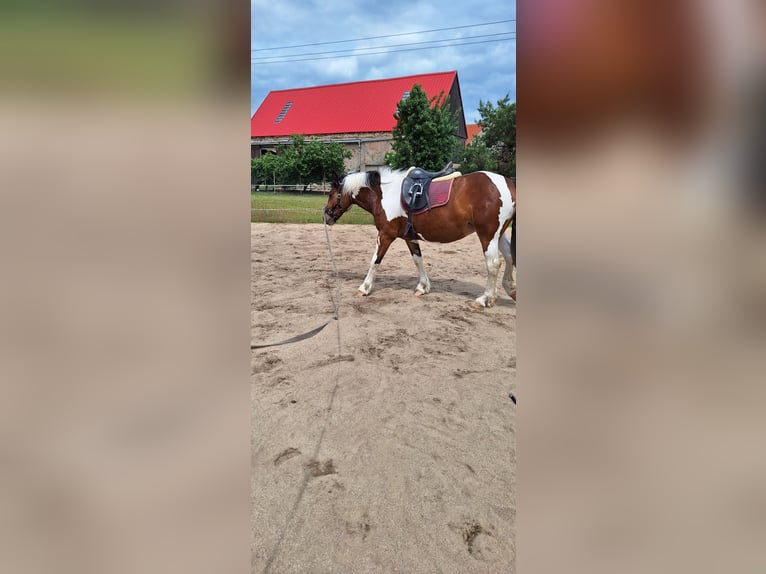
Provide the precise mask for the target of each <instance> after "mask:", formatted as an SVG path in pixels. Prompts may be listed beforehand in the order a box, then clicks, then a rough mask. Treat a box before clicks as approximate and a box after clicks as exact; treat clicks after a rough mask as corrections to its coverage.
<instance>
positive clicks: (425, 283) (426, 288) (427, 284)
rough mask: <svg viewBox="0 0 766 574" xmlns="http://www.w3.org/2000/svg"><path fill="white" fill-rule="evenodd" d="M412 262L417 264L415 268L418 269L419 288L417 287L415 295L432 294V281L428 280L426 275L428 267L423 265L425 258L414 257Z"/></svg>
mask: <svg viewBox="0 0 766 574" xmlns="http://www.w3.org/2000/svg"><path fill="white" fill-rule="evenodd" d="M412 260H413V261H414V262H415V266H416V267H417V268H418V274H419V275H420V277H419V279H418V286H417V287H415V295H425V294H426V293H430V292H431V281H430V280H429V279H428V274H427V273H426V266H425V265H424V264H423V257H422V256H421V255H413V256H412Z"/></svg>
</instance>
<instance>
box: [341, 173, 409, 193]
mask: <svg viewBox="0 0 766 574" xmlns="http://www.w3.org/2000/svg"><path fill="white" fill-rule="evenodd" d="M405 174H406V170H403V169H391V168H390V167H381V168H379V169H377V170H373V171H358V172H355V173H349V174H348V175H346V177H344V178H343V193H344V194H346V195H351V196H352V197H356V194H357V193H359V190H360V189H362V188H363V187H369V188H370V189H373V188H375V187H377V186H380V188H381V189H382V190H383V195H387V192H388V191H389V190H390V189H394V190H396V192H397V193H398V192H399V190H400V189H401V186H402V179H404V176H405Z"/></svg>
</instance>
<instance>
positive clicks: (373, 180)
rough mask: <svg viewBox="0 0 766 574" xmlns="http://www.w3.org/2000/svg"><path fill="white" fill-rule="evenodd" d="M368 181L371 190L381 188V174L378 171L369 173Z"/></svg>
mask: <svg viewBox="0 0 766 574" xmlns="http://www.w3.org/2000/svg"><path fill="white" fill-rule="evenodd" d="M367 181H368V182H369V184H370V188H371V189H377V188H379V187H380V172H379V171H378V170H373V171H368V172H367Z"/></svg>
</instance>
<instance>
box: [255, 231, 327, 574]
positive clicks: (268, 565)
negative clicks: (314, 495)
mask: <svg viewBox="0 0 766 574" xmlns="http://www.w3.org/2000/svg"><path fill="white" fill-rule="evenodd" d="M328 227H329V226H328V225H327V223H325V224H324V234H325V238H326V239H327V248H328V249H329V251H330V261H331V262H332V269H333V272H334V273H335V285H336V288H335V289H336V290H335V296H334V297H333V298H332V299H333V305H334V307H335V317H333V319H335V320H337V321H338V328H337V333H338V370H337V371H336V375H335V385H334V386H333V389H332V392H331V393H330V402H329V403H328V404H327V411H326V414H325V419H324V424H322V431H321V432H320V433H319V438H318V439H317V443H316V447H315V448H314V452H313V455H312V457H311V460H313V461H318V460H319V459H318V458H317V457H318V456H319V451H320V449H321V448H322V441H323V440H324V434H325V431H326V430H327V423H328V422H329V421H330V415H331V414H332V406H333V404H334V403H335V394H336V393H337V392H338V386H339V385H340V364H341V362H342V359H341V354H340V352H341V346H340V275H339V274H338V267H337V266H336V265H335V255H334V254H333V252H332V242H331V241H330V233H329V231H328V230H327V228H328ZM333 319H330V321H332V320H333ZM325 324H326V323H325ZM322 327H324V325H322ZM320 330H321V328H320ZM310 478H311V475H310V473H309V471H308V470H304V471H303V481H302V482H301V486H300V488H299V489H298V496H297V497H296V499H295V502H294V503H293V506H292V508H291V509H290V513H289V514H288V515H287V520H286V521H285V524H284V526H283V527H282V532H281V533H280V535H279V539H278V540H277V543H276V545H275V546H274V548H273V549H272V551H271V554H270V555H269V557H268V560H267V561H266V565H265V566H264V568H263V573H264V574H268V573H269V572H271V565H272V564H273V563H274V560H275V559H276V557H277V555H278V554H279V552H280V551H281V549H282V542H283V541H284V539H285V535H286V534H287V532H288V530H289V529H290V527H291V525H292V522H293V519H294V518H295V513H296V511H297V510H298V506H300V503H301V501H302V500H303V495H304V494H305V493H306V487H307V486H308V483H309V480H310Z"/></svg>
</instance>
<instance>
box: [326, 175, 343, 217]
mask: <svg viewBox="0 0 766 574" xmlns="http://www.w3.org/2000/svg"><path fill="white" fill-rule="evenodd" d="M341 189H343V182H341V183H340V185H339V186H338V197H337V198H336V200H335V205H334V206H333V208H332V209H330V208H328V207H327V206H326V205H325V206H324V212H325V213H326V214H327V215H329V216H330V217H332V221H333V223H337V221H338V219H339V218H340V216H341V215H343V212H342V211H341V213H340V215H338V217H335V214H334V213H333V212H334V211H335V210H336V209H343V206H342V205H341V204H340V197H341Z"/></svg>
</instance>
